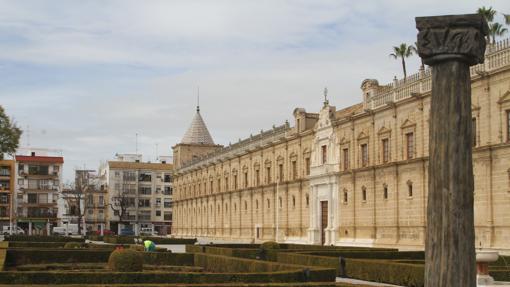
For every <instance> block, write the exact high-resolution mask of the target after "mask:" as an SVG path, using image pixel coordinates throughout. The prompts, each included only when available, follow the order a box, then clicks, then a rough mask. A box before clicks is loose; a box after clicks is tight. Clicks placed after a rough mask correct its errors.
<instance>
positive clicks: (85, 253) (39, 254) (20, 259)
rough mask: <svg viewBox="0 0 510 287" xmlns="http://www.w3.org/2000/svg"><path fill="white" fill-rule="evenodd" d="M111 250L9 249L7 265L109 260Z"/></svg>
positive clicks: (103, 261)
mask: <svg viewBox="0 0 510 287" xmlns="http://www.w3.org/2000/svg"><path fill="white" fill-rule="evenodd" d="M110 253H111V251H110V250H87V249H43V250H37V251H36V252H34V249H8V250H7V257H6V261H5V265H6V266H16V265H24V264H43V263H73V262H79V263H85V262H102V263H105V262H107V261H108V257H109V256H110Z"/></svg>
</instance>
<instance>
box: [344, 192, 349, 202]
mask: <svg viewBox="0 0 510 287" xmlns="http://www.w3.org/2000/svg"><path fill="white" fill-rule="evenodd" d="M348 201H349V195H348V194H347V190H346V189H344V203H347V202H348Z"/></svg>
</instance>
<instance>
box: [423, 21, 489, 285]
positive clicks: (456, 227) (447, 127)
mask: <svg viewBox="0 0 510 287" xmlns="http://www.w3.org/2000/svg"><path fill="white" fill-rule="evenodd" d="M416 27H417V28H418V31H419V33H418V53H419V55H420V57H422V58H423V61H424V63H425V64H427V65H430V66H432V99H431V110H430V138H429V141H430V143H429V156H430V162H429V193H428V209H427V239H426V244H425V252H426V254H425V260H426V262H425V286H428V287H456V286H459V287H475V286H476V263H475V242H474V241H475V230H474V218H473V217H474V216H473V201H474V199H473V165H472V154H471V152H472V150H471V147H472V144H471V140H472V137H471V116H472V115H471V81H470V74H469V66H471V65H475V64H478V63H482V62H483V60H484V58H483V57H484V52H485V37H484V36H485V35H486V34H487V23H486V21H485V20H484V19H483V18H482V17H481V16H479V15H476V14H473V15H451V16H436V17H417V18H416Z"/></svg>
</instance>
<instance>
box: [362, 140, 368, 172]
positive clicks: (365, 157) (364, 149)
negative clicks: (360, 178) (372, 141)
mask: <svg viewBox="0 0 510 287" xmlns="http://www.w3.org/2000/svg"><path fill="white" fill-rule="evenodd" d="M367 165H368V144H362V145H361V166H362V167H365V166H367Z"/></svg>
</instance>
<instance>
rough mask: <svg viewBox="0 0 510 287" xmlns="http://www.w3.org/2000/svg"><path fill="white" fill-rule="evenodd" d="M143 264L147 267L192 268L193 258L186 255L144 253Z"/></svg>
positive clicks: (191, 255) (190, 255)
mask: <svg viewBox="0 0 510 287" xmlns="http://www.w3.org/2000/svg"><path fill="white" fill-rule="evenodd" d="M143 262H144V263H145V264H149V265H173V266H177V265H178V266H194V262H195V257H194V256H193V254H187V253H171V252H144V253H143Z"/></svg>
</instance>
